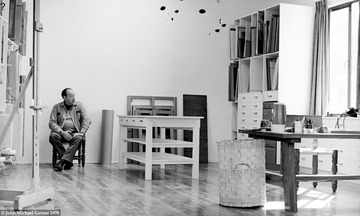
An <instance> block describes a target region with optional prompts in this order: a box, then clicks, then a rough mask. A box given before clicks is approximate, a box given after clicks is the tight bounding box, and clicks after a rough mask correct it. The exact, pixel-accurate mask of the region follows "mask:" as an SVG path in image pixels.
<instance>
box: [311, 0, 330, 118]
mask: <svg viewBox="0 0 360 216" xmlns="http://www.w3.org/2000/svg"><path fill="white" fill-rule="evenodd" d="M315 4H316V11H315V19H314V38H313V60H312V77H311V95H310V115H323V116H324V115H326V112H327V106H328V101H329V71H328V69H329V68H328V67H329V66H328V61H329V53H328V48H329V34H328V32H329V31H328V23H329V16H328V8H327V0H321V1H318V2H315Z"/></svg>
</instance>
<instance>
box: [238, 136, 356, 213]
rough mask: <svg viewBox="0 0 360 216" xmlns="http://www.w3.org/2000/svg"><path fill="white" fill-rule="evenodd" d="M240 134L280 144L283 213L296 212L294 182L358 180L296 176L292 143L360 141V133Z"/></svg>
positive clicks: (338, 177)
mask: <svg viewBox="0 0 360 216" xmlns="http://www.w3.org/2000/svg"><path fill="white" fill-rule="evenodd" d="M239 132H240V133H247V134H248V135H249V137H250V138H256V139H268V140H276V141H280V142H281V155H282V162H283V164H282V169H283V170H282V171H283V178H282V180H283V185H284V202H285V211H288V212H297V211H298V208H297V194H296V192H297V188H296V181H308V180H311V179H317V180H319V179H323V180H325V179H326V180H345V179H349V180H354V179H360V175H316V177H315V176H312V175H296V172H295V152H294V143H299V142H301V139H302V138H318V139H321V138H328V139H329V138H330V139H360V132H357V133H355V132H351V133H346V131H344V132H343V133H338V132H337V133H316V134H302V133H288V132H281V133H275V132H271V131H262V130H239Z"/></svg>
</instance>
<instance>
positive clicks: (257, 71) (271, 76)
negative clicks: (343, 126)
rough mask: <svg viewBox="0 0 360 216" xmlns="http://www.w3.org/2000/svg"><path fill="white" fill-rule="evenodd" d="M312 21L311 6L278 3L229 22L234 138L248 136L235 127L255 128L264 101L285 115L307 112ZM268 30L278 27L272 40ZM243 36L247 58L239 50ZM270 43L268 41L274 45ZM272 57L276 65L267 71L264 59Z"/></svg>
mask: <svg viewBox="0 0 360 216" xmlns="http://www.w3.org/2000/svg"><path fill="white" fill-rule="evenodd" d="M273 17H276V19H277V21H276V22H275V21H274V20H273ZM313 19H314V8H313V7H309V6H302V5H293V4H283V3H280V4H277V5H274V6H272V7H269V8H266V9H262V10H259V11H257V12H254V13H252V14H249V15H247V16H244V17H241V18H239V19H237V20H235V21H234V26H233V27H231V28H232V31H231V32H232V34H235V37H234V36H232V37H231V40H233V39H234V38H235V41H230V45H232V46H235V47H231V49H230V50H235V51H233V52H232V55H234V53H235V54H236V56H235V57H236V58H235V60H234V61H236V62H238V65H239V68H238V72H237V73H238V80H237V85H235V86H236V88H237V90H238V94H237V95H238V97H237V100H234V101H233V111H234V110H235V111H236V110H237V114H236V113H235V114H233V116H234V115H237V121H236V122H237V126H236V127H237V128H236V129H237V130H234V128H232V138H233V139H236V138H238V139H240V138H247V135H246V134H242V133H238V132H237V131H238V129H250V128H258V127H260V123H261V120H262V118H263V114H262V113H263V103H264V102H267V101H273V102H282V103H284V104H285V105H286V109H287V113H288V114H308V112H309V105H308V104H309V101H310V80H311V56H312V55H311V53H312V36H313V33H312V32H313V27H312V26H313ZM262 20H263V21H262ZM266 23H268V25H266ZM275 23H276V24H275ZM266 26H269V27H268V28H267V27H266ZM270 26H277V27H274V29H275V30H276V31H274V32H277V33H272V36H271V37H272V39H271V38H270V36H266V35H269V33H270V32H272V31H271V27H270ZM234 29H235V33H234ZM243 29H245V43H244V42H241V41H242V40H243V39H241V37H243V36H241V35H240V34H239V32H241V31H243ZM249 32H250V36H247V35H246V34H249ZM246 38H247V39H249V38H250V45H247V46H249V47H250V48H251V52H250V55H245V54H243V55H242V54H241V52H240V51H243V50H244V53H245V52H246V51H245V50H246V47H241V44H243V43H244V44H245V45H244V46H246ZM251 39H252V40H251ZM269 41H273V45H271V44H272V43H269ZM248 43H249V42H248ZM266 47H268V48H266ZM271 47H273V48H271ZM274 58H276V59H277V63H276V65H275V64H273V65H272V68H273V70H271V71H269V66H268V65H267V61H268V59H274ZM270 83H271V85H272V86H273V87H272V86H269V85H270ZM229 92H230V91H229Z"/></svg>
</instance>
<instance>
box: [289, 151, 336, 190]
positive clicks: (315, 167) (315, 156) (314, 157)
mask: <svg viewBox="0 0 360 216" xmlns="http://www.w3.org/2000/svg"><path fill="white" fill-rule="evenodd" d="M300 154H310V155H312V174H314V178H313V180H314V182H313V186H314V187H315V188H316V186H317V181H316V180H317V179H316V174H318V162H319V155H332V168H331V171H332V174H333V175H336V174H337V171H338V167H337V163H338V150H337V149H329V148H316V149H311V148H300V149H295V162H296V164H295V172H296V174H299V161H300V160H299V158H300ZM328 181H331V182H332V183H331V187H332V190H333V192H334V193H335V192H336V189H337V180H328ZM297 186H298V187H299V182H298V181H297Z"/></svg>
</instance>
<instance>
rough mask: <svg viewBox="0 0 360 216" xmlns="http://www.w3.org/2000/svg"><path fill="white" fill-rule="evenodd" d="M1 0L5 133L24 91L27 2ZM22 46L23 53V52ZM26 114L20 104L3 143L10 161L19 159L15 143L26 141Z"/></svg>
mask: <svg viewBox="0 0 360 216" xmlns="http://www.w3.org/2000/svg"><path fill="white" fill-rule="evenodd" d="M0 2H1V3H2V6H3V7H2V10H1V13H0V120H1V123H0V132H3V131H4V130H5V127H4V126H5V123H6V122H7V119H8V118H9V116H10V113H11V111H12V110H13V109H14V108H15V107H14V104H15V102H16V100H17V98H18V97H19V93H20V86H21V81H20V71H21V61H22V55H25V50H26V42H24V41H25V38H26V31H25V29H26V19H27V11H26V3H25V2H22V1H21V0H17V1H9V0H1V1H0ZM21 48H22V50H23V52H22V53H21V54H20V52H19V51H20V49H21ZM23 116H24V110H23V109H21V108H20V107H19V109H18V110H17V112H16V113H15V115H14V119H13V120H12V123H11V125H9V127H8V128H7V130H8V131H7V133H6V136H5V138H4V140H3V142H2V143H1V146H0V155H1V156H6V158H7V159H6V161H5V162H6V163H12V161H13V160H15V155H16V153H15V152H16V151H15V150H14V149H15V145H17V147H19V148H20V144H23V136H22V134H23V123H22V122H23ZM19 150H22V148H20V149H19ZM9 152H11V153H9Z"/></svg>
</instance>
